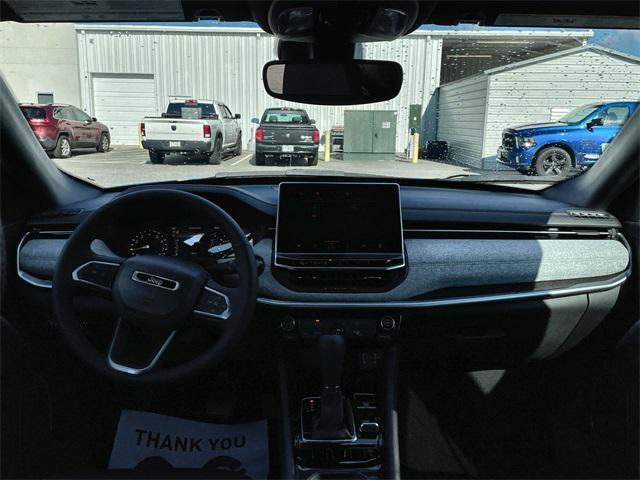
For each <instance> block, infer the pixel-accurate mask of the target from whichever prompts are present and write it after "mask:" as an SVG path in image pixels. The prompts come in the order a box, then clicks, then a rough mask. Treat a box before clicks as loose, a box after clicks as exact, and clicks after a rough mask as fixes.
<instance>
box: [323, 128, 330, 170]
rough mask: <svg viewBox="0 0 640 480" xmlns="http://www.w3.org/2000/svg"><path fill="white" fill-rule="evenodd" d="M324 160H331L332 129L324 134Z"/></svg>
mask: <svg viewBox="0 0 640 480" xmlns="http://www.w3.org/2000/svg"><path fill="white" fill-rule="evenodd" d="M324 161H325V162H329V161H331V130H327V131H326V133H325V134H324Z"/></svg>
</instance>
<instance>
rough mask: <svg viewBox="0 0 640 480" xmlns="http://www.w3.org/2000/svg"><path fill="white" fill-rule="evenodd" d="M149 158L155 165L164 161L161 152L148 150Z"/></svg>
mask: <svg viewBox="0 0 640 480" xmlns="http://www.w3.org/2000/svg"><path fill="white" fill-rule="evenodd" d="M149 160H151V163H153V164H155V165H157V164H159V163H164V155H163V154H162V153H158V152H152V151H149Z"/></svg>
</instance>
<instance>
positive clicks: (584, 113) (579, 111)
mask: <svg viewBox="0 0 640 480" xmlns="http://www.w3.org/2000/svg"><path fill="white" fill-rule="evenodd" d="M597 109H598V106H597V105H595V106H594V105H588V106H586V107H580V108H576V109H575V110H572V111H570V112H569V113H567V114H566V115H564V116H563V117H561V118H560V119H558V122H560V123H568V124H569V125H577V124H578V123H581V122H582V121H583V120H584V119H585V118H587V117H588V116H589V115H591V114H592V113H593V112H595V111H596V110H597Z"/></svg>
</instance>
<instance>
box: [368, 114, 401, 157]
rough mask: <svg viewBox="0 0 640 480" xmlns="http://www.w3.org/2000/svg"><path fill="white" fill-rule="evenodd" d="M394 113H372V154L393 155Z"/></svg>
mask: <svg viewBox="0 0 640 480" xmlns="http://www.w3.org/2000/svg"><path fill="white" fill-rule="evenodd" d="M395 151H396V112H393V111H388V112H385V111H380V112H373V153H395Z"/></svg>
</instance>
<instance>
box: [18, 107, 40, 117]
mask: <svg viewBox="0 0 640 480" xmlns="http://www.w3.org/2000/svg"><path fill="white" fill-rule="evenodd" d="M20 110H21V111H22V114H23V115H24V116H25V118H27V119H29V120H42V119H45V118H47V112H46V111H45V110H44V108H37V107H20Z"/></svg>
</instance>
